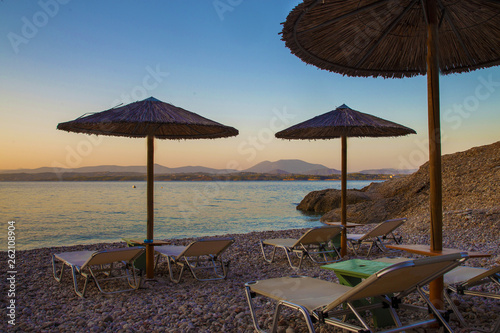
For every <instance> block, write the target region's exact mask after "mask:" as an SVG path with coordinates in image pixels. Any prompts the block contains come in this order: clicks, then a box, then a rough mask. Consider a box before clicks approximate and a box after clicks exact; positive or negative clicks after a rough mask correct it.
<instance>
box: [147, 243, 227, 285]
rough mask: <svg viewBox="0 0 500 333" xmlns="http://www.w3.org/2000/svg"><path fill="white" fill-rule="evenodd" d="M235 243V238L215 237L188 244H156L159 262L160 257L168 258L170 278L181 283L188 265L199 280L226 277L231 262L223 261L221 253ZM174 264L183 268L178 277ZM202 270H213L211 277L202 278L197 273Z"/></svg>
mask: <svg viewBox="0 0 500 333" xmlns="http://www.w3.org/2000/svg"><path fill="white" fill-rule="evenodd" d="M233 243H234V239H233V238H215V239H202V240H198V241H195V242H192V243H191V244H189V245H188V246H178V245H164V246H156V247H155V252H156V254H157V255H158V256H157V263H158V260H159V259H160V257H165V258H166V259H167V264H168V271H169V274H170V279H171V280H172V281H173V282H175V283H179V281H180V280H181V278H182V274H183V273H184V269H185V268H186V267H187V268H189V270H190V272H191V274H193V277H194V278H195V279H197V280H199V281H212V280H221V279H225V278H226V277H227V273H228V270H229V262H228V261H223V260H222V257H221V255H222V253H223V252H224V251H225V250H226V249H227V248H228V247H229V246H231V244H233ZM174 266H180V268H181V270H180V273H179V275H178V277H177V278H176V277H174ZM200 270H203V271H205V272H211V274H210V276H209V277H205V278H202V277H200V275H198V274H197V273H196V272H197V271H200Z"/></svg>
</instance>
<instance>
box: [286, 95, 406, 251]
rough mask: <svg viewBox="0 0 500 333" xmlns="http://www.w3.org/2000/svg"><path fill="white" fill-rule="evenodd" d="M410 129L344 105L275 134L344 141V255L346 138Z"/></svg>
mask: <svg viewBox="0 0 500 333" xmlns="http://www.w3.org/2000/svg"><path fill="white" fill-rule="evenodd" d="M415 133H416V132H415V131H414V130H412V129H411V128H408V127H405V126H402V125H399V124H396V123H393V122H392V121H388V120H384V119H382V118H378V117H375V116H372V115H369V114H366V113H362V112H359V111H355V110H353V109H351V108H349V107H348V106H347V105H345V104H342V105H341V106H339V107H338V108H336V109H335V110H333V111H330V112H327V113H325V114H322V115H320V116H316V117H314V118H312V119H310V120H306V121H304V122H302V123H300V124H297V125H294V126H292V127H289V128H287V129H284V130H282V131H280V132H278V133H276V137H277V138H280V139H298V140H316V139H321V140H326V139H336V138H341V139H342V160H341V164H342V167H341V169H342V180H341V200H340V206H341V222H342V225H343V226H344V230H343V231H342V237H341V244H340V246H341V249H340V251H341V255H345V254H346V251H347V240H346V229H345V226H346V225H347V137H390V136H402V135H407V134H415Z"/></svg>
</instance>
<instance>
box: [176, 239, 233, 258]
mask: <svg viewBox="0 0 500 333" xmlns="http://www.w3.org/2000/svg"><path fill="white" fill-rule="evenodd" d="M233 243H234V239H233V238H216V239H202V240H199V241H195V242H192V243H191V244H189V245H188V246H186V248H185V249H184V251H182V253H181V254H179V256H178V257H182V256H185V257H198V256H204V255H214V256H218V255H219V254H221V253H222V252H224V251H225V250H226V249H227V248H228V247H229V246H231V244H233Z"/></svg>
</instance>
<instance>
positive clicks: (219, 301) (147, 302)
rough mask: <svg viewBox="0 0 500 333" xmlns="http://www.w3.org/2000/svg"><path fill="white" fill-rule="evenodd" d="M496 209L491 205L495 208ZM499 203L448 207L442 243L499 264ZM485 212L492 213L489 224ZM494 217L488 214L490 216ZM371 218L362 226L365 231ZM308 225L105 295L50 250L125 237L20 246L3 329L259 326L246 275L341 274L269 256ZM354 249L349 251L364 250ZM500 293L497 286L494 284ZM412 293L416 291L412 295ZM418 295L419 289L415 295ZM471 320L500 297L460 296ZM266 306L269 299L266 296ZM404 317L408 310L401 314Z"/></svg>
mask: <svg viewBox="0 0 500 333" xmlns="http://www.w3.org/2000/svg"><path fill="white" fill-rule="evenodd" d="M492 210H493V211H492ZM499 210H500V207H496V208H492V209H490V210H489V215H488V212H486V213H485V212H477V211H472V212H466V213H464V212H456V213H449V214H445V217H444V226H443V235H444V246H445V247H454V248H458V249H462V250H466V251H467V250H469V251H482V252H487V253H490V254H491V257H489V258H475V259H469V260H468V261H467V262H466V265H470V266H475V267H485V268H489V267H492V266H493V265H495V264H497V265H498V264H500V251H499V247H498V245H499V244H498V240H499V239H500V237H499V236H500V232H499V230H500V226H499V221H498V219H496V217H497V216H498V211H499ZM485 214H486V215H487V216H490V217H491V216H493V217H494V219H493V220H491V221H488V224H487V225H485V224H484V223H482V222H481V221H484V217H485ZM424 219H425V217H420V218H410V219H409V220H408V222H406V224H405V225H404V226H403V227H401V228H400V230H399V234H400V235H401V236H403V239H404V243H408V244H428V241H429V239H428V238H429V237H428V232H427V231H425V232H423V231H422V221H423V220H424ZM487 220H488V219H487ZM368 227H369V226H364V227H359V228H358V229H357V230H356V232H358V231H359V232H363V229H364V228H365V229H366V228H368ZM305 230H306V229H294V230H285V231H264V232H251V233H247V234H235V235H225V236H230V237H233V238H234V239H235V243H234V244H233V245H232V246H231V247H230V248H229V249H228V250H227V251H226V252H225V256H224V258H225V259H227V260H230V270H229V275H228V278H227V279H226V280H221V281H207V282H200V281H197V280H195V279H194V278H193V277H192V276H191V275H190V274H189V273H187V274H185V275H184V277H183V279H182V280H181V282H180V283H179V284H175V283H173V282H171V281H170V280H169V278H168V269H167V265H166V263H163V264H162V263H160V265H159V266H158V267H157V270H156V272H155V275H156V276H155V280H154V281H147V282H145V283H143V284H142V287H141V288H140V289H139V290H136V291H132V292H126V293H120V294H114V295H103V294H101V293H99V292H98V289H97V288H96V286H95V285H94V284H90V285H89V287H88V289H87V295H86V297H85V298H80V297H78V296H77V295H76V294H75V293H74V291H73V285H72V279H71V274H70V271H69V270H66V271H65V275H64V276H63V280H62V282H61V283H58V282H56V281H55V280H54V278H53V276H52V266H51V255H52V254H53V253H60V252H66V251H79V250H100V249H105V248H118V247H124V246H125V244H124V243H102V244H95V245H78V246H71V247H54V248H42V249H35V250H27V251H18V252H16V265H17V275H16V297H15V299H16V319H15V321H16V325H14V326H13V325H7V322H6V321H4V320H2V321H1V324H0V331H2V332H6V331H9V332H11V331H12V332H254V328H253V325H252V320H251V317H250V312H249V309H248V305H247V303H246V299H245V294H244V284H245V282H249V281H255V280H259V279H267V278H273V277H280V276H289V275H294V274H298V275H306V276H311V277H317V278H321V279H324V280H329V281H338V280H337V278H336V277H335V274H333V272H331V271H328V270H324V269H321V268H320V265H318V264H314V263H312V262H310V261H308V260H307V261H304V263H303V266H302V268H301V269H299V270H293V269H291V268H290V267H289V265H288V263H287V261H286V258H285V257H284V256H279V257H278V261H277V262H275V263H272V264H269V263H267V262H265V261H264V260H263V259H262V255H261V253H260V247H259V244H258V241H259V240H260V239H267V238H284V237H292V238H298V237H300V235H302V234H303V232H304V231H305ZM193 239H194V238H189V239H176V240H172V243H173V244H182V245H187V244H188V243H189V242H191V241H192V240H193ZM362 254H363V253H361V255H360V256H357V257H356V256H354V255H353V253H352V252H349V253H348V255H347V256H346V257H345V258H344V259H352V258H365V257H363V256H362ZM401 256H406V257H411V255H409V254H406V253H403V252H385V253H383V252H381V251H377V252H375V253H374V254H372V255H371V258H377V257H401ZM1 257H2V262H7V258H6V252H2V253H1ZM7 289H8V286H7V283H5V280H4V281H2V295H6V294H7ZM492 291H494V292H496V293H499V292H500V291H499V290H498V288H497V290H492ZM412 297H413V296H412ZM416 300H417V296H415V301H416ZM6 302H7V298H6V297H2V304H1V305H2V306H1V307H2V309H4V310H5V309H6V306H7V303H6ZM455 303H456V304H458V306H459V308H460V310H461V311H462V314H463V315H464V317H465V319H466V321H467V323H468V324H469V326H471V327H476V328H480V329H486V330H489V329H491V327H493V325H494V323H495V321H496V320H499V313H500V302H499V301H498V300H491V299H484V298H477V297H469V296H465V297H462V298H456V299H455ZM261 304H262V306H263V307H264V309H265V310H266V311H270V310H271V305H272V304H270V303H269V302H267V301H265V302H264V303H261ZM258 315H259V316H260V317H259V321H260V324H261V325H262V326H261V327H265V328H266V327H267V328H268V327H269V325H270V323H271V320H272V312H266V313H262V312H258ZM403 319H404V317H403ZM450 324H451V326H452V328H453V329H454V330H455V332H459V333H461V332H475V330H474V329H471V328H463V327H460V325H459V322H458V321H456V320H454V318H453V315H452V318H451V321H450ZM278 331H279V332H283V333H293V332H305V331H306V327H305V325H304V322H303V318H302V317H301V315H300V314H298V313H294V312H289V313H286V316H285V317H283V318H282V319H281V320H280V323H279V329H278ZM437 331H438V330H437V329H434V328H426V329H423V328H422V329H418V330H416V332H437ZM317 332H341V330H335V329H333V328H332V327H329V326H326V325H322V326H319V325H318V326H317Z"/></svg>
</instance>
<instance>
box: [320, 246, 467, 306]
mask: <svg viewBox="0 0 500 333" xmlns="http://www.w3.org/2000/svg"><path fill="white" fill-rule="evenodd" d="M467 258H468V256H467V254H466V253H454V254H449V255H444V256H435V257H426V258H422V259H416V260H410V261H406V262H401V263H397V264H394V265H392V266H389V267H387V268H384V269H382V270H380V271H378V272H377V273H375V274H373V275H371V276H370V277H368V278H367V279H366V280H364V281H362V282H361V283H360V284H358V285H357V286H355V287H354V288H352V289H351V290H350V291H349V292H347V293H345V294H344V295H342V296H341V297H339V298H338V299H337V300H335V301H334V302H332V303H330V304H329V305H328V306H327V308H326V309H325V310H324V311H329V310H331V309H333V308H335V307H337V306H339V305H340V304H342V303H344V302H348V301H355V300H359V299H362V298H366V297H375V296H380V295H388V294H392V293H403V294H407V293H409V292H410V291H413V290H414V289H415V288H416V287H417V286H423V285H426V284H427V283H429V282H430V281H432V280H434V279H436V278H437V277H439V276H441V275H443V274H444V273H446V272H448V271H450V270H452V269H453V268H455V267H457V266H458V265H460V264H461V263H462V262H463V261H465V260H466V259H467Z"/></svg>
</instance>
